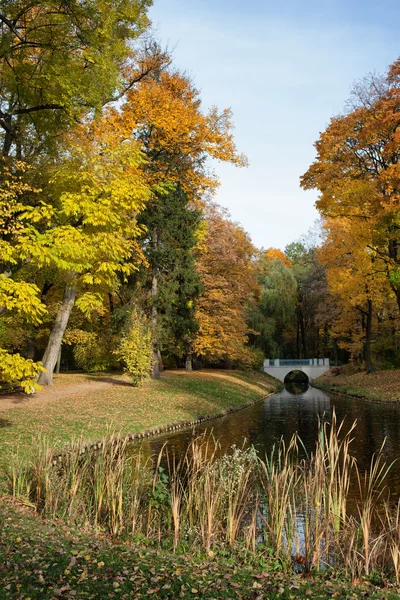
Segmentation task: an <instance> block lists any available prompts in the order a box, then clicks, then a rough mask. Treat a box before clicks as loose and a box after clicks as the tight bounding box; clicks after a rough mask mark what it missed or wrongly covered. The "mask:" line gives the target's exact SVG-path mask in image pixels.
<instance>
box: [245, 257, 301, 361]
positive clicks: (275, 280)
mask: <svg viewBox="0 0 400 600" xmlns="http://www.w3.org/2000/svg"><path fill="white" fill-rule="evenodd" d="M257 268H258V280H259V283H260V285H261V298H260V301H259V303H258V305H257V306H255V307H254V309H253V310H252V311H251V313H250V325H251V328H252V330H253V331H254V332H255V333H254V334H253V335H252V342H253V344H254V345H255V346H256V347H258V348H261V349H262V350H263V352H264V354H265V355H266V356H269V357H282V358H283V357H284V356H286V355H289V356H290V355H291V354H292V352H293V350H292V349H291V347H290V341H289V340H288V331H290V329H291V327H292V326H293V321H294V319H295V310H296V298H297V283H296V279H295V277H294V274H293V269H292V264H291V262H290V261H289V259H288V258H287V257H286V256H285V254H284V253H283V252H282V251H281V250H278V249H277V248H269V250H267V251H266V252H264V253H262V254H261V256H260V258H259V261H258V264H257ZM288 342H289V346H288Z"/></svg>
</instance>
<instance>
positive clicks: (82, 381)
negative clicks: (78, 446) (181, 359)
mask: <svg viewBox="0 0 400 600" xmlns="http://www.w3.org/2000/svg"><path fill="white" fill-rule="evenodd" d="M177 375H180V376H182V377H185V376H187V377H192V378H193V377H198V378H201V377H210V376H211V377H215V378H218V379H226V380H230V381H231V382H233V383H236V384H237V385H241V386H243V387H246V388H248V389H252V390H254V391H260V388H261V389H263V388H265V390H266V391H270V386H269V385H268V384H267V383H266V384H264V385H263V384H262V383H257V382H254V383H250V382H248V381H244V380H242V379H240V378H238V377H233V376H232V375H231V374H230V373H221V372H220V371H214V370H211V369H204V370H203V371H192V372H191V373H186V372H185V371H183V370H177V371H165V372H164V373H163V374H162V378H163V379H164V378H169V377H173V376H177ZM131 385H132V384H131V382H130V380H129V378H128V377H127V376H124V375H115V374H102V375H85V374H82V373H79V374H63V375H58V376H57V375H56V376H55V380H54V385H53V386H52V387H50V388H44V389H43V390H41V391H40V392H37V393H36V394H30V395H27V394H23V393H16V394H7V395H0V411H2V410H7V409H10V408H24V407H26V406H29V407H31V406H34V405H35V404H38V405H39V404H40V406H43V405H45V404H47V403H51V402H54V401H57V400H60V399H62V398H71V397H73V396H84V395H85V394H91V393H92V392H97V391H100V390H104V389H107V388H108V389H111V388H112V389H116V388H118V387H119V388H125V387H127V386H128V387H131Z"/></svg>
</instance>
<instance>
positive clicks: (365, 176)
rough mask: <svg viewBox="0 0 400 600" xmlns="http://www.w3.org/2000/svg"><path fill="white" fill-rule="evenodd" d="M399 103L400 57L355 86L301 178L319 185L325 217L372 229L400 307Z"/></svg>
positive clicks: (375, 253)
mask: <svg viewBox="0 0 400 600" xmlns="http://www.w3.org/2000/svg"><path fill="white" fill-rule="evenodd" d="M399 109H400V59H398V60H397V61H396V62H395V63H394V64H393V65H391V67H390V68H389V71H388V73H387V74H386V75H385V76H383V77H379V78H378V77H370V78H368V79H366V80H365V81H364V82H362V83H361V84H359V85H358V86H356V87H355V89H354V92H353V95H352V98H351V102H350V104H349V110H348V112H347V113H346V114H344V115H341V116H338V117H335V118H333V119H332V120H331V122H330V124H329V126H328V127H327V129H326V130H325V132H324V133H322V134H321V136H320V139H319V140H318V141H317V142H316V144H315V146H316V149H317V158H316V160H315V162H314V163H313V165H311V167H310V168H309V169H308V171H307V172H306V173H305V174H304V175H303V177H302V179H301V183H302V186H303V187H304V188H305V189H318V190H320V192H321V196H320V198H319V200H318V201H317V208H318V209H319V211H320V212H321V214H322V216H323V217H325V218H329V219H335V218H346V219H348V220H349V222H350V223H353V224H354V227H355V230H356V231H357V230H358V229H359V227H360V226H362V228H363V230H364V231H365V232H366V231H368V235H363V239H364V240H365V244H366V247H367V248H368V250H369V252H370V253H371V257H372V258H373V259H374V261H375V264H376V265H377V264H379V265H380V269H381V270H382V272H385V273H386V277H387V279H388V282H389V285H390V288H391V290H392V292H393V294H394V295H395V298H396V300H397V305H398V308H399V310H400V243H399V238H400V225H399V205H400V196H399V193H400V161H399V158H400V133H399V131H400V130H399V126H400V110H399ZM330 222H331V221H330Z"/></svg>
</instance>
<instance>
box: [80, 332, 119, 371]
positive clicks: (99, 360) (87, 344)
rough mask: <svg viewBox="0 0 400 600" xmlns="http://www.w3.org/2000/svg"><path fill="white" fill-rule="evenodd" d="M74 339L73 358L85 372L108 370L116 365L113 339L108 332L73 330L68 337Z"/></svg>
mask: <svg viewBox="0 0 400 600" xmlns="http://www.w3.org/2000/svg"><path fill="white" fill-rule="evenodd" d="M72 333H73V341H74V349H73V353H74V359H75V362H76V364H77V366H78V367H80V368H81V369H83V370H84V371H86V372H87V373H97V372H99V371H110V370H111V369H115V368H116V367H117V366H118V363H117V361H116V359H115V356H114V354H113V351H112V350H113V347H114V346H115V341H114V339H113V336H112V335H110V334H108V335H107V334H105V335H104V334H103V335H102V334H101V333H97V332H95V331H81V330H74V332H71V334H70V338H71V339H72Z"/></svg>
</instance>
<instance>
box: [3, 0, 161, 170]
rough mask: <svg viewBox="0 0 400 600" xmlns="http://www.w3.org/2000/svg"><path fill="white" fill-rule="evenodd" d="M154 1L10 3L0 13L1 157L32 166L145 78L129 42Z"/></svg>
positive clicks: (23, 0)
mask: <svg viewBox="0 0 400 600" xmlns="http://www.w3.org/2000/svg"><path fill="white" fill-rule="evenodd" d="M150 5H151V1H150V0H95V1H94V2H78V1H77V0H67V1H66V2H62V3H59V2H54V0H45V1H40V2H39V1H38V0H33V1H32V2H28V1H26V0H10V1H8V2H6V3H3V5H2V8H0V39H1V42H0V82H1V85H0V89H1V92H0V131H1V133H2V136H1V137H2V154H3V156H9V155H10V154H15V155H16V157H17V158H19V159H24V160H26V161H27V160H30V159H31V157H32V155H38V154H43V152H44V151H46V152H48V150H49V146H51V145H52V144H53V143H54V142H55V140H56V139H57V135H58V133H59V132H60V131H61V132H64V131H65V130H66V129H68V128H69V127H70V126H71V125H74V123H76V121H77V120H78V119H81V118H82V117H83V116H85V115H87V114H88V112H89V111H91V110H100V109H101V107H102V106H103V105H104V104H105V103H107V102H109V101H110V100H112V99H115V98H117V97H118V96H119V95H121V94H122V93H123V92H124V91H125V90H126V89H128V88H129V87H130V86H131V85H133V83H134V81H135V80H137V79H138V78H140V76H141V75H142V74H143V73H145V72H146V71H147V70H148V65H147V64H144V63H145V62H146V61H144V63H143V61H142V63H143V64H142V65H141V67H143V68H139V71H140V73H138V72H137V68H136V66H133V65H132V41H133V40H135V39H136V38H137V37H138V35H139V34H140V33H142V32H143V31H144V30H145V28H146V27H147V26H148V19H147V16H146V10H147V8H148V7H149V6H150Z"/></svg>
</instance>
